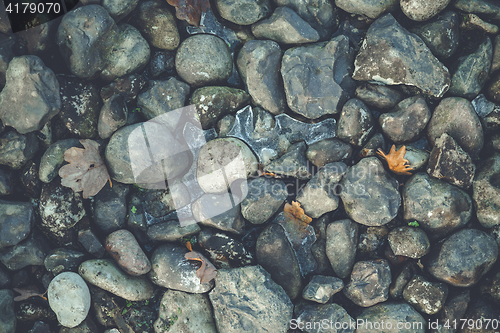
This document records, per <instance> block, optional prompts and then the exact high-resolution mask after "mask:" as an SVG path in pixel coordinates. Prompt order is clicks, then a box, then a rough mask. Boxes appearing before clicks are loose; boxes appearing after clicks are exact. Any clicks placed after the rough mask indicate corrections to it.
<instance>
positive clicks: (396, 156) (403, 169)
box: [377, 145, 413, 176]
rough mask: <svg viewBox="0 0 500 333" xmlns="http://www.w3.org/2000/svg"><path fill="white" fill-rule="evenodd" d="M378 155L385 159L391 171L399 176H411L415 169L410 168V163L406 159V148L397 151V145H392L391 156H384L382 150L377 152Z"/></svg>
mask: <svg viewBox="0 0 500 333" xmlns="http://www.w3.org/2000/svg"><path fill="white" fill-rule="evenodd" d="M377 154H378V155H379V156H381V157H382V158H384V160H385V161H386V162H387V165H388V166H389V169H390V170H391V171H392V172H394V173H395V174H397V175H408V176H410V175H411V173H410V171H411V170H413V168H412V167H411V166H410V162H409V161H408V160H407V159H405V158H404V157H405V154H406V147H405V146H402V147H401V149H399V150H396V145H392V147H391V150H390V151H389V154H387V155H386V154H384V152H383V151H382V150H381V149H378V150H377Z"/></svg>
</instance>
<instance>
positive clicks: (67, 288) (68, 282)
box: [47, 272, 90, 328]
mask: <svg viewBox="0 0 500 333" xmlns="http://www.w3.org/2000/svg"><path fill="white" fill-rule="evenodd" d="M47 297H48V300H49V305H50V308H51V309H52V310H53V311H54V312H55V313H56V316H57V320H58V321H59V323H60V324H61V325H62V326H65V327H70V328H71V327H76V326H78V325H80V323H81V322H82V321H83V320H85V318H86V317H87V314H88V313H89V310H90V291H89V288H88V287H87V284H86V283H85V281H84V280H83V279H82V278H81V277H80V275H78V274H76V273H72V272H65V273H61V274H59V275H57V276H56V277H55V278H54V279H53V280H52V281H51V282H50V284H49V288H48V292H47Z"/></svg>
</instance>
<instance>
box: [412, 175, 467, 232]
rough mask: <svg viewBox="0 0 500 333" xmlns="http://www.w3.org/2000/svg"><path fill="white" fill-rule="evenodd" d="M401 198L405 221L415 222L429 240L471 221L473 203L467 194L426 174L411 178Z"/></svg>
mask: <svg viewBox="0 0 500 333" xmlns="http://www.w3.org/2000/svg"><path fill="white" fill-rule="evenodd" d="M402 195H403V207H404V219H405V221H407V222H413V221H417V222H418V223H419V225H420V227H421V228H422V229H423V230H425V231H426V232H427V234H428V236H429V238H430V239H436V238H439V237H442V236H444V235H446V234H448V233H450V232H452V231H454V230H456V229H459V228H461V227H463V226H464V225H465V224H466V223H467V222H469V220H470V219H471V217H472V201H471V198H470V197H469V195H468V194H467V193H466V192H464V191H463V190H461V189H459V188H458V187H456V186H453V185H451V184H449V183H447V182H445V181H442V180H438V179H434V178H432V177H429V175H428V174H424V173H417V174H415V175H414V176H412V177H411V178H410V179H409V180H408V181H407V182H406V184H405V186H404V188H403V192H402Z"/></svg>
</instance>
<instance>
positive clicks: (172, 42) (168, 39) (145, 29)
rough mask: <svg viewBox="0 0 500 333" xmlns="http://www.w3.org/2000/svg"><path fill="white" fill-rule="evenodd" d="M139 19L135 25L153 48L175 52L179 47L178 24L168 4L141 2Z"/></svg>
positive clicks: (138, 13) (138, 12) (138, 11)
mask: <svg viewBox="0 0 500 333" xmlns="http://www.w3.org/2000/svg"><path fill="white" fill-rule="evenodd" d="M137 18H138V19H137V21H135V23H136V25H137V27H138V28H139V31H140V32H141V33H142V34H143V35H144V37H145V38H146V40H147V41H148V42H149V43H151V45H152V46H154V47H157V48H159V49H163V50H175V49H176V48H177V46H179V42H180V37H179V31H178V30H177V23H176V21H175V18H174V15H173V14H172V12H171V10H170V9H169V8H168V6H167V4H166V3H163V2H160V1H145V2H141V4H140V5H139V8H138V10H137Z"/></svg>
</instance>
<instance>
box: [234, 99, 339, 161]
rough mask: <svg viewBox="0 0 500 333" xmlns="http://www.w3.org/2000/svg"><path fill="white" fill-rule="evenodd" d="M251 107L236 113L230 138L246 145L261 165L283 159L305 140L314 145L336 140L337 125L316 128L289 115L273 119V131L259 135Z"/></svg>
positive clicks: (325, 123)
mask: <svg viewBox="0 0 500 333" xmlns="http://www.w3.org/2000/svg"><path fill="white" fill-rule="evenodd" d="M254 117H256V116H255V115H254V113H253V112H252V107H251V106H247V107H245V108H243V109H242V110H240V111H238V112H237V113H236V118H235V121H234V126H233V128H232V129H231V130H230V131H229V133H228V136H234V137H236V138H239V139H241V140H243V141H245V142H246V143H247V144H248V146H249V147H250V148H251V149H252V150H253V151H254V153H255V154H256V155H257V157H258V158H259V162H260V163H261V164H267V163H269V161H271V160H273V159H275V158H277V157H279V156H281V155H283V154H284V153H285V152H286V151H287V149H288V147H289V146H290V144H292V143H295V142H298V141H301V140H304V141H305V142H306V143H307V144H312V143H315V142H318V141H320V140H323V139H329V138H333V137H335V125H336V121H335V119H333V118H329V119H325V120H323V121H321V122H318V123H315V124H308V123H304V122H301V121H299V120H296V119H294V118H292V117H290V116H288V115H286V114H280V115H278V116H276V117H274V120H275V124H274V127H272V128H270V129H269V130H267V131H263V132H260V133H258V132H256V131H254V129H255V122H254Z"/></svg>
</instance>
